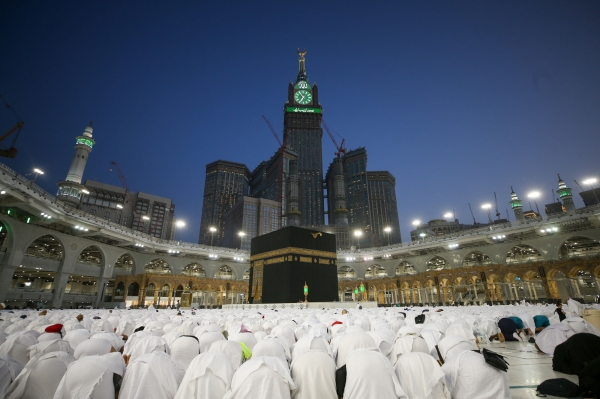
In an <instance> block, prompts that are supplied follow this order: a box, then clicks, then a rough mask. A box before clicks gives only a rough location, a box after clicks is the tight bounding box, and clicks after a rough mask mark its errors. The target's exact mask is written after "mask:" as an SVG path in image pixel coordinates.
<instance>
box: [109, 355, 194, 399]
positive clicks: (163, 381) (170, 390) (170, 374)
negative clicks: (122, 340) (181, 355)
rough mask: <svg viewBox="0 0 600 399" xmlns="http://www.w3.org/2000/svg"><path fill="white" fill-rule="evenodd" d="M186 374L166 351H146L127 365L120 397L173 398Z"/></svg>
mask: <svg viewBox="0 0 600 399" xmlns="http://www.w3.org/2000/svg"><path fill="white" fill-rule="evenodd" d="M184 374H185V370H184V369H183V367H181V365H180V364H179V363H178V362H176V361H175V360H173V359H172V358H171V356H169V355H167V354H166V353H164V352H150V353H146V354H144V355H141V356H139V357H137V358H136V359H135V360H132V361H131V362H130V363H129V365H128V366H127V373H126V374H125V377H124V378H123V383H122V384H121V390H120V391H119V399H152V398H160V399H173V398H174V397H175V394H176V393H177V389H178V388H179V384H180V383H181V381H182V380H183V376H184Z"/></svg>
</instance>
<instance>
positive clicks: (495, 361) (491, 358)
mask: <svg viewBox="0 0 600 399" xmlns="http://www.w3.org/2000/svg"><path fill="white" fill-rule="evenodd" d="M481 354H482V355H483V358H484V359H485V362H486V363H487V364H489V365H490V366H492V367H494V368H497V369H498V370H502V371H508V366H509V364H508V362H507V361H506V360H505V359H504V356H502V355H500V354H498V353H496V352H492V351H490V350H487V349H485V348H483V350H482V351H481Z"/></svg>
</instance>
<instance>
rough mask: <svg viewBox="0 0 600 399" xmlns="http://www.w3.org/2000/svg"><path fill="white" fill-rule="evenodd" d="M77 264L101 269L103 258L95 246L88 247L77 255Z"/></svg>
mask: <svg viewBox="0 0 600 399" xmlns="http://www.w3.org/2000/svg"><path fill="white" fill-rule="evenodd" d="M77 262H79V263H85V264H87V265H92V266H100V267H101V266H102V265H103V263H104V256H103V255H102V251H101V250H100V248H98V247H97V246H96V245H90V246H89V247H87V248H85V249H84V250H83V251H81V252H80V253H79V255H78V256H77Z"/></svg>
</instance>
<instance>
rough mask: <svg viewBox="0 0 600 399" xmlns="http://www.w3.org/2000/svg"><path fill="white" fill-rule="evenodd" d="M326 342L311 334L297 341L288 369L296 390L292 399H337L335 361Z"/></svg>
mask: <svg viewBox="0 0 600 399" xmlns="http://www.w3.org/2000/svg"><path fill="white" fill-rule="evenodd" d="M329 353H330V349H329V348H328V344H327V342H326V341H325V340H324V339H323V338H322V337H314V336H312V334H309V335H308V336H304V337H302V338H300V339H299V340H298V342H297V343H296V345H295V346H294V358H293V360H292V365H291V367H290V369H291V374H292V378H293V379H294V382H295V383H296V389H294V390H293V391H292V399H313V398H320V399H337V397H338V396H337V394H336V388H335V361H334V360H333V358H332V357H331V355H330V354H329Z"/></svg>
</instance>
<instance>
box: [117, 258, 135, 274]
mask: <svg viewBox="0 0 600 399" xmlns="http://www.w3.org/2000/svg"><path fill="white" fill-rule="evenodd" d="M134 266H135V263H134V261H133V257H132V256H131V255H129V254H123V255H121V256H119V259H117V261H116V262H115V268H117V269H123V270H127V271H131V270H133V267H134Z"/></svg>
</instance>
